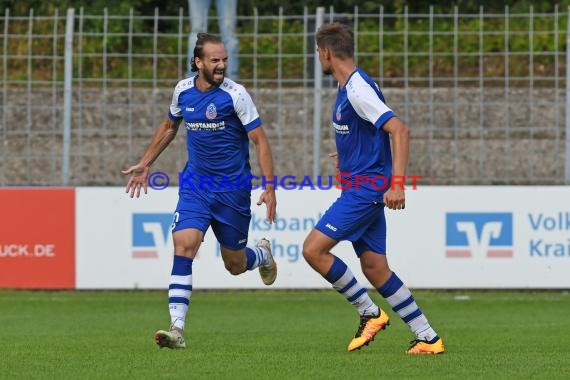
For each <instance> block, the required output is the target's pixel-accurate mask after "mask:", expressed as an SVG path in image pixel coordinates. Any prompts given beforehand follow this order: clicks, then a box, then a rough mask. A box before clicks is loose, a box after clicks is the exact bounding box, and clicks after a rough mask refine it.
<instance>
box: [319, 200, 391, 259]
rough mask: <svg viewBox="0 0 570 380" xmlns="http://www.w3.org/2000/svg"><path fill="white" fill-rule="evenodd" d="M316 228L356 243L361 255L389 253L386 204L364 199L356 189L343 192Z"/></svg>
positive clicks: (334, 237)
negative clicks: (387, 250)
mask: <svg viewBox="0 0 570 380" xmlns="http://www.w3.org/2000/svg"><path fill="white" fill-rule="evenodd" d="M315 228H316V229H317V230H319V231H321V232H322V233H324V234H325V235H327V236H328V237H330V238H331V239H334V240H336V241H342V240H347V241H350V242H352V246H353V247H354V251H355V252H356V255H357V256H358V257H360V255H362V254H363V253H364V252H366V251H373V252H376V253H380V254H384V255H385V254H386V217H385V215H384V204H383V203H382V202H378V201H376V202H375V201H371V200H366V199H364V198H360V197H358V196H357V195H356V194H355V191H343V192H342V194H341V196H340V197H339V198H338V199H337V200H336V201H335V202H334V203H333V204H332V205H331V206H330V207H329V209H328V210H327V211H326V212H325V214H324V215H323V217H322V218H321V220H319V221H318V223H317V225H316V226H315Z"/></svg>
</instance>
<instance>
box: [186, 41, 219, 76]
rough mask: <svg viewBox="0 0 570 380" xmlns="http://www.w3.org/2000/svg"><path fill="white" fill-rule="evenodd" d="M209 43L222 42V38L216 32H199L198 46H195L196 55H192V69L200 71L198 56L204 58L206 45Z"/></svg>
mask: <svg viewBox="0 0 570 380" xmlns="http://www.w3.org/2000/svg"><path fill="white" fill-rule="evenodd" d="M207 43H212V44H221V43H223V42H222V39H221V38H220V37H218V36H216V35H215V34H210V33H198V37H197V38H196V46H195V47H194V56H193V57H192V62H191V67H192V71H198V66H196V57H198V58H200V59H202V58H204V45H206V44H207Z"/></svg>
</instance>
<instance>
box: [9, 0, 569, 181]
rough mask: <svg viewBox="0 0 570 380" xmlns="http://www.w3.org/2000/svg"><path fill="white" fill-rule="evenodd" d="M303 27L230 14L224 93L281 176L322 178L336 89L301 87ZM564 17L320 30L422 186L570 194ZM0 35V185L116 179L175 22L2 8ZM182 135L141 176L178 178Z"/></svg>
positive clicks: (133, 157) (380, 16) (152, 102)
mask: <svg viewBox="0 0 570 380" xmlns="http://www.w3.org/2000/svg"><path fill="white" fill-rule="evenodd" d="M214 17H215V16H214ZM317 20H318V15H317V14H309V13H308V12H307V11H305V12H304V14H302V15H284V14H283V12H282V10H277V12H276V15H274V16H261V15H258V14H257V12H254V14H253V15H239V16H238V40H239V58H240V60H239V62H240V66H239V73H240V74H239V76H240V77H239V82H241V83H242V84H244V85H245V86H246V87H247V88H248V90H249V91H250V93H251V94H252V96H253V98H254V101H255V102H256V104H257V106H258V109H259V111H260V114H261V117H262V119H263V120H264V125H265V127H266V129H267V133H268V135H269V138H270V141H271V143H272V147H273V151H274V156H275V159H276V160H275V161H276V173H277V174H279V175H281V176H282V175H285V174H288V175H294V176H304V175H311V174H313V171H312V168H315V167H316V168H317V172H318V174H322V175H330V174H332V173H333V167H332V165H331V164H330V162H329V161H328V158H327V157H326V153H327V152H328V151H333V150H334V134H333V132H332V130H331V129H330V128H329V118H330V109H331V106H332V103H333V101H334V96H335V86H336V85H335V83H334V82H333V80H332V78H324V79H323V80H322V82H321V81H320V80H319V83H316V81H315V79H314V78H315V74H314V73H315V72H316V71H315V45H314V33H315V26H316V23H317ZM567 20H568V10H567V9H564V10H561V11H559V10H558V8H555V9H554V11H553V12H552V13H535V12H534V11H533V9H532V7H531V8H529V11H528V13H524V14H520V13H517V14H513V13H511V12H510V11H509V9H508V8H505V11H504V13H500V14H492V13H486V12H485V10H484V9H483V8H481V9H480V12H479V13H476V14H463V13H461V12H460V9H458V8H452V9H451V11H450V12H449V13H445V14H444V13H435V12H434V10H433V8H428V9H426V12H425V13H422V14H408V12H407V10H405V11H404V13H403V14H387V13H384V9H383V8H382V7H379V8H378V12H377V13H374V14H361V13H359V11H358V8H355V9H354V12H353V13H350V14H344V13H343V14H341V13H335V10H334V9H333V8H328V9H325V12H324V22H328V21H341V22H345V23H349V24H350V25H351V26H352V27H353V29H354V31H355V42H356V47H357V49H356V50H357V51H356V60H357V63H358V65H359V66H360V67H362V68H364V69H365V70H367V71H368V72H369V73H370V74H371V75H372V76H373V77H374V78H375V79H376V80H377V81H378V83H379V85H380V86H381V87H382V89H383V92H384V93H385V96H386V99H387V102H388V104H389V105H390V106H391V107H392V108H393V109H394V110H395V112H396V113H397V114H398V115H399V117H400V118H401V119H402V120H404V122H406V124H407V125H408V126H409V127H410V130H411V132H412V142H411V155H410V166H409V173H410V174H414V175H421V176H422V177H423V179H422V182H421V183H424V184H436V185H440V184H441V185H443V184H459V185H462V184H465V185H467V184H563V183H569V181H570V172H569V171H568V170H570V169H569V167H570V165H568V161H569V153H568V151H569V150H570V139H569V137H568V134H567V133H566V131H567V129H568V128H567V127H566V125H567V124H569V123H568V122H567V121H566V110H567V108H568V107H567V102H568V96H567V94H568V89H567V81H566V78H567V71H566V70H567V66H566V62H567V52H566V50H567V49H566V48H567V39H568V38H569V35H568V32H567V26H568V25H567ZM209 21H210V25H211V26H212V31H214V32H215V31H216V30H215V28H216V24H217V23H216V20H215V18H211V19H210V20H209ZM0 32H1V33H2V34H1V35H0V43H1V44H2V54H1V55H0V59H1V61H2V63H1V67H2V69H1V71H0V75H1V81H0V86H1V102H0V123H1V124H0V139H1V145H0V185H4V186H6V185H62V184H64V185H121V184H123V183H124V182H125V180H124V178H122V177H121V175H120V170H121V169H122V168H125V167H126V166H128V165H131V164H133V163H135V162H136V161H137V160H138V158H139V156H140V155H141V154H142V152H143V151H144V149H145V148H146V146H147V145H148V143H149V142H150V137H151V136H152V134H153V132H154V130H155V128H156V127H157V125H158V124H159V123H160V121H162V119H163V118H164V117H165V116H166V113H167V111H168V105H169V103H170V99H171V93H172V90H173V88H174V86H175V84H176V82H177V81H178V80H179V79H181V78H182V77H183V75H184V73H185V71H186V59H187V57H186V49H187V42H188V41H187V40H188V33H189V20H188V17H187V16H186V11H185V10H184V9H180V12H179V14H177V15H161V14H159V13H158V11H156V13H155V14H154V15H145V16H140V15H135V14H134V12H133V10H131V11H130V13H129V14H127V15H110V14H107V12H106V11H105V12H103V13H102V14H98V15H88V14H84V12H83V10H82V9H76V10H74V11H73V12H70V11H66V12H56V13H55V14H53V15H37V14H35V13H34V10H33V9H30V10H29V14H28V15H26V16H14V15H11V14H10V10H9V9H5V10H4V14H3V16H2V17H1V18H0ZM229 64H231V62H230V63H229ZM316 69H317V70H319V68H318V67H316ZM317 78H318V76H317ZM315 89H318V91H319V92H318V93H317V94H316V96H315ZM315 99H318V100H319V101H320V104H321V105H320V106H317V107H316V106H315V104H319V103H318V102H315ZM315 115H317V116H318V117H315ZM321 115H322V116H321ZM314 122H317V123H318V128H317V129H315V130H318V133H316V134H315V133H314V132H313V131H314V128H313V124H314ZM183 133H184V131H183V130H181V131H180V132H179V134H180V135H179V136H178V138H177V139H176V140H175V141H174V142H173V143H172V146H171V147H169V149H168V150H167V151H165V152H164V153H163V155H162V156H161V157H160V158H159V160H158V161H157V162H156V163H155V165H154V169H155V170H160V171H163V172H166V173H168V174H169V175H171V176H172V177H173V178H177V173H178V171H179V170H181V169H182V167H183V165H184V162H185V160H186V151H185V141H184V138H183V136H181V135H182V134H183ZM314 143H316V147H317V148H318V150H315V149H314V148H313V145H314ZM313 157H317V159H318V161H317V162H313ZM253 161H254V163H253V166H254V167H255V159H253Z"/></svg>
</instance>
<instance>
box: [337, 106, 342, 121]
mask: <svg viewBox="0 0 570 380" xmlns="http://www.w3.org/2000/svg"><path fill="white" fill-rule="evenodd" d="M341 117H342V115H341V114H340V104H339V105H338V108H337V109H336V119H337V120H339V121H340V118H341Z"/></svg>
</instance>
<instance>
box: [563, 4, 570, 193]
mask: <svg viewBox="0 0 570 380" xmlns="http://www.w3.org/2000/svg"><path fill="white" fill-rule="evenodd" d="M568 12H569V13H568V15H570V7H568ZM566 17H569V18H570V16H566ZM568 62H570V22H567V26H566V170H565V171H566V174H565V181H564V182H565V183H566V184H567V185H570V65H569V64H568Z"/></svg>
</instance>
